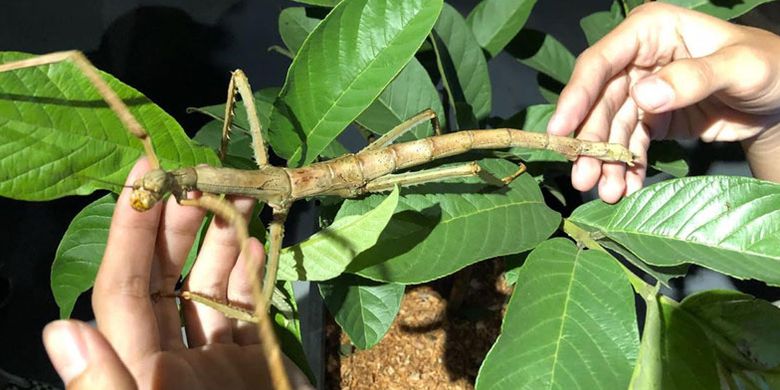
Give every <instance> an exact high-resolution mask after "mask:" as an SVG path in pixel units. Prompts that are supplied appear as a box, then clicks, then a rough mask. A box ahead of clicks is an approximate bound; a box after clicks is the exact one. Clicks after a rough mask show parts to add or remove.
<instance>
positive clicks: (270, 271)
mask: <svg viewBox="0 0 780 390" xmlns="http://www.w3.org/2000/svg"><path fill="white" fill-rule="evenodd" d="M289 210H290V208H289V207H279V208H274V209H273V220H272V221H271V224H270V226H269V228H268V230H269V234H270V236H269V237H270V245H269V247H268V263H267V264H266V267H265V280H264V281H263V301H265V302H271V299H272V298H273V294H274V286H276V272H277V271H278V270H279V255H280V253H281V251H282V238H284V221H285V220H287V212H288V211H289Z"/></svg>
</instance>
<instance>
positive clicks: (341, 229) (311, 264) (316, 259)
mask: <svg viewBox="0 0 780 390" xmlns="http://www.w3.org/2000/svg"><path fill="white" fill-rule="evenodd" d="M397 205H398V190H397V189H396V190H394V191H393V192H392V193H391V194H390V196H386V197H383V200H382V201H381V202H379V204H378V205H377V207H375V208H373V209H371V210H369V211H367V212H365V213H363V214H362V215H351V216H345V217H343V218H337V219H336V221H334V222H333V224H332V225H330V226H328V227H326V228H325V229H322V230H320V231H319V232H318V233H317V234H315V235H313V236H311V237H309V238H308V239H307V240H306V241H303V242H301V243H299V244H296V245H293V246H291V247H288V248H284V249H282V254H281V257H280V258H279V274H278V278H279V280H327V279H332V278H335V277H336V276H338V275H340V274H341V273H342V272H343V271H344V269H345V268H346V267H347V265H349V263H350V262H352V260H353V259H354V258H355V256H357V255H358V254H359V253H361V252H363V251H365V250H366V249H368V248H370V247H372V246H373V245H374V244H375V243H376V242H377V239H378V238H379V235H380V233H382V231H383V230H384V229H385V226H387V223H388V221H390V217H392V216H393V211H395V208H396V206H397Z"/></svg>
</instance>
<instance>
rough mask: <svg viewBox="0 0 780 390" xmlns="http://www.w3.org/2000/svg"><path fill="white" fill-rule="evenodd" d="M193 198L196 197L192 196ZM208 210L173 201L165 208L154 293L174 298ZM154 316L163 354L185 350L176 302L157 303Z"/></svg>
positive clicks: (156, 264)
mask: <svg viewBox="0 0 780 390" xmlns="http://www.w3.org/2000/svg"><path fill="white" fill-rule="evenodd" d="M191 196H197V194H192V195H191ZM205 213H206V212H205V210H203V209H201V208H199V207H188V206H182V205H179V204H178V202H177V201H176V199H174V198H173V197H171V198H170V199H168V201H167V202H166V204H165V208H164V210H163V212H162V217H161V221H160V227H159V231H158V234H157V253H156V256H155V262H154V263H153V266H152V280H151V288H150V289H151V291H152V292H159V293H161V294H162V295H166V294H172V293H173V291H174V289H175V288H176V283H177V282H178V281H179V276H180V275H181V270H182V268H183V267H184V262H185V261H186V259H187V255H188V254H189V252H190V249H191V248H192V245H193V243H194V241H195V236H196V235H197V233H198V231H199V230H200V226H201V222H202V221H203V217H204V215H205ZM153 303H154V312H155V315H156V317H157V323H158V327H159V331H160V346H161V348H162V349H163V350H174V349H183V348H184V340H183V339H182V334H181V317H180V315H179V308H178V307H177V305H176V300H174V299H165V298H163V299H157V300H155V301H154V302H153Z"/></svg>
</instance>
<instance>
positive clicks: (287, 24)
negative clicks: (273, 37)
mask: <svg viewBox="0 0 780 390" xmlns="http://www.w3.org/2000/svg"><path fill="white" fill-rule="evenodd" d="M320 22H321V20H320V19H317V18H312V17H309V16H308V15H306V8H304V7H290V8H285V9H284V10H282V13H280V14H279V35H281V36H282V41H283V42H284V45H285V46H287V48H288V49H290V51H291V52H292V53H297V52H298V49H300V48H301V45H303V42H304V41H305V40H306V37H308V36H309V33H311V32H312V31H314V29H315V28H316V27H317V25H318V24H320Z"/></svg>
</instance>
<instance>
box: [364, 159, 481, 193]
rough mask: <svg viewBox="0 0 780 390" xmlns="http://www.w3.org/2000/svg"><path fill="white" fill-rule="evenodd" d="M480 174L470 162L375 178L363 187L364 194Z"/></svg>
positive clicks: (475, 164)
mask: <svg viewBox="0 0 780 390" xmlns="http://www.w3.org/2000/svg"><path fill="white" fill-rule="evenodd" d="M481 172H482V168H480V166H479V164H477V163H476V162H470V163H467V164H459V165H455V166H451V167H443V168H433V169H425V170H422V171H416V172H406V173H399V174H395V175H386V176H382V177H379V178H376V179H374V180H372V181H370V182H368V183H367V184H366V186H365V187H363V190H364V192H382V191H389V190H392V189H393V187H395V186H396V185H398V186H409V185H415V184H423V183H430V182H436V181H442V180H446V179H452V178H456V177H470V176H478V175H480V173H481Z"/></svg>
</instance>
